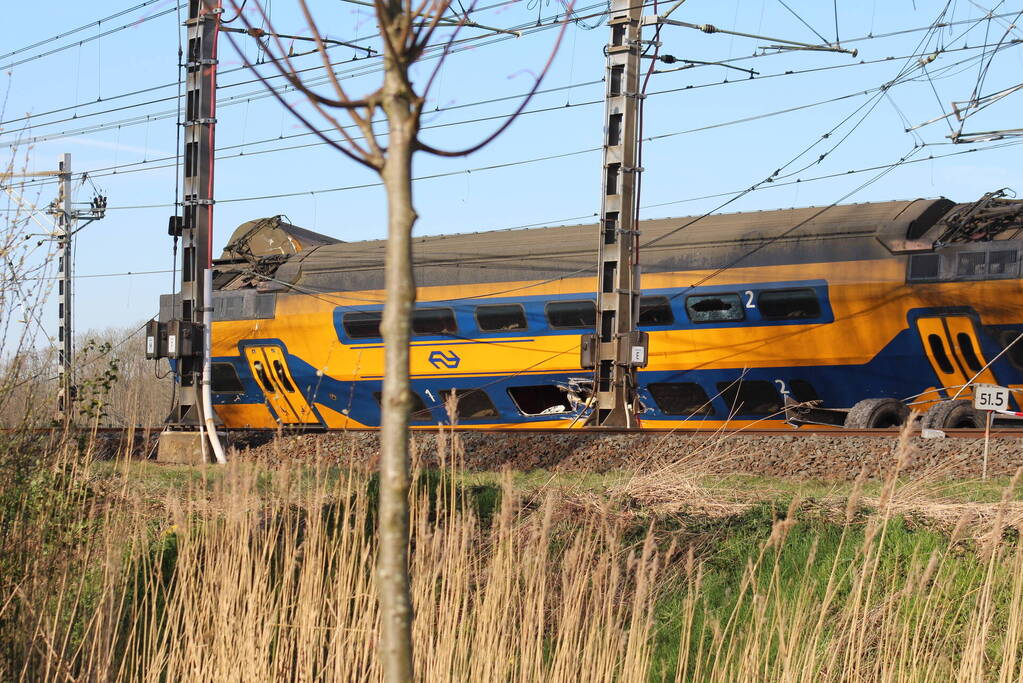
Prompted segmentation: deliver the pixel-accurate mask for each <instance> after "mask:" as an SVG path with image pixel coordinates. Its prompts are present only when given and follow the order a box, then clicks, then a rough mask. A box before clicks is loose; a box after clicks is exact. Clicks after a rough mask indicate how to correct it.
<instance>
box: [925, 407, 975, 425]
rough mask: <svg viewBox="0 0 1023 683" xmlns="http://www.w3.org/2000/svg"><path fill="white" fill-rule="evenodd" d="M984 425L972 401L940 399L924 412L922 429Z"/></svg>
mask: <svg viewBox="0 0 1023 683" xmlns="http://www.w3.org/2000/svg"><path fill="white" fill-rule="evenodd" d="M983 426H984V418H983V417H982V416H981V414H980V413H978V412H977V411H976V410H975V409H974V407H973V402H972V401H942V402H941V403H938V404H936V405H934V406H932V407H931V409H930V410H928V411H927V413H925V414H924V419H923V423H922V424H921V427H923V428H924V429H976V428H978V427H983Z"/></svg>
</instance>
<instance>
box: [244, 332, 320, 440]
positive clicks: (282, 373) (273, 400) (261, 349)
mask: <svg viewBox="0 0 1023 683" xmlns="http://www.w3.org/2000/svg"><path fill="white" fill-rule="evenodd" d="M245 358H246V359H247V360H248V362H249V368H251V370H252V376H253V377H255V378H256V383H257V384H259V388H260V389H262V390H263V393H264V394H265V395H266V402H267V403H268V404H269V405H270V407H271V408H273V410H274V412H275V413H276V414H277V419H278V420H280V422H281V424H285V425H301V424H319V422H320V420H319V418H317V417H316V414H315V413H314V412H313V408H312V406H310V405H309V401H307V400H306V398H305V396H303V395H302V392H301V391H299V390H298V386H297V385H296V384H295V379H294V377H292V375H291V371H290V370H289V369H288V364H287V361H286V360H285V358H284V352H283V351H282V350H281V347H279V346H274V345H267V346H248V347H246V348H245Z"/></svg>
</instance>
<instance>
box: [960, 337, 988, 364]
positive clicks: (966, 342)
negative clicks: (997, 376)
mask: <svg viewBox="0 0 1023 683" xmlns="http://www.w3.org/2000/svg"><path fill="white" fill-rule="evenodd" d="M956 342H958V344H959V350H960V351H962V352H963V360H965V361H966V365H967V367H969V368H970V370H971V371H972V372H980V371H981V370H983V369H984V364H983V363H981V362H980V359H979V358H977V351H976V349H974V348H973V340H972V339H971V338H970V335H968V334H966V333H965V332H960V333H959V334H957V335H956Z"/></svg>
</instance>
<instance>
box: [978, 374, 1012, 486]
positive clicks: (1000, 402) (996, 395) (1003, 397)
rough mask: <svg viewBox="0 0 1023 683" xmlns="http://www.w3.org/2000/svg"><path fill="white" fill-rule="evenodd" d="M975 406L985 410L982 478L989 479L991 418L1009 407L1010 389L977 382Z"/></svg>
mask: <svg viewBox="0 0 1023 683" xmlns="http://www.w3.org/2000/svg"><path fill="white" fill-rule="evenodd" d="M973 407H974V408H976V409H977V410H983V411H984V414H985V415H986V417H985V419H984V464H983V469H982V471H981V478H982V479H987V450H988V444H989V442H990V440H991V418H992V416H993V415H994V411H996V410H1008V409H1009V390H1008V389H1006V388H1005V387H998V386H994V385H991V384H977V385H975V386H974V387H973Z"/></svg>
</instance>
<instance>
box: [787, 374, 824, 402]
mask: <svg viewBox="0 0 1023 683" xmlns="http://www.w3.org/2000/svg"><path fill="white" fill-rule="evenodd" d="M789 393H790V394H792V398H793V399H794V400H795V401H797V402H798V403H806V402H808V401H819V400H820V396H818V395H817V390H816V389H814V388H813V385H812V384H810V383H809V382H807V381H806V380H805V379H790V380H789Z"/></svg>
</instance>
